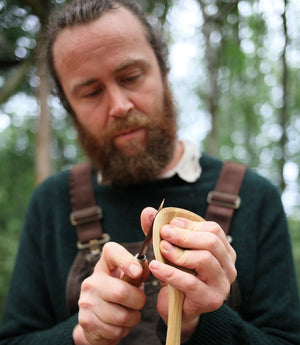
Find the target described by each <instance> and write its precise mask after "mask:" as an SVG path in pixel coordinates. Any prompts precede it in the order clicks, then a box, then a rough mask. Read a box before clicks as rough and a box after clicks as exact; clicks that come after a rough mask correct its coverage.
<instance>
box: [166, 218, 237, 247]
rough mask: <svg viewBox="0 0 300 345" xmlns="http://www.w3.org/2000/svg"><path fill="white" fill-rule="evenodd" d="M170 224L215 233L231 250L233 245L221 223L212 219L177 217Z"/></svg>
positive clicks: (194, 230)
mask: <svg viewBox="0 0 300 345" xmlns="http://www.w3.org/2000/svg"><path fill="white" fill-rule="evenodd" d="M170 224H172V225H175V226H177V227H179V228H182V229H187V230H190V231H193V232H210V233H213V234H215V235H216V236H218V237H219V238H220V239H221V240H222V242H223V243H224V245H225V247H226V248H227V249H228V250H231V246H230V244H229V242H228V240H227V237H226V235H225V232H224V231H223V229H222V228H221V227H220V225H219V224H217V223H216V222H211V221H204V222H194V221H191V220H188V219H186V218H180V217H177V218H174V219H172V220H171V222H170Z"/></svg>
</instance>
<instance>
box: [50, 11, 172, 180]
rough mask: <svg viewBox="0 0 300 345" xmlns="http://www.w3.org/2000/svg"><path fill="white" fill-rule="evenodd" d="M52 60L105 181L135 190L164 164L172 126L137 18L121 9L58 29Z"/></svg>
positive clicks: (169, 105) (161, 82)
mask: <svg viewBox="0 0 300 345" xmlns="http://www.w3.org/2000/svg"><path fill="white" fill-rule="evenodd" d="M53 49H54V50H53V55H54V60H55V67H56V71H57V75H58V77H59V79H60V82H61V85H62V87H63V90H64V92H65V95H66V97H67V99H68V101H69V103H70V106H71V107H72V109H73V111H74V114H75V124H76V126H77V129H78V132H79V138H80V141H81V143H82V145H83V147H84V148H85V149H86V151H87V153H88V154H89V156H90V157H91V159H92V160H93V161H94V162H95V163H96V165H97V166H98V168H100V169H101V172H102V175H103V178H104V180H107V181H112V182H114V183H118V184H128V183H139V182H143V181H147V180H151V179H153V178H155V177H156V176H158V175H159V173H160V172H161V171H162V170H163V168H164V167H165V166H166V164H167V163H168V162H169V161H170V160H171V158H172V154H173V149H174V141H175V137H176V120H175V112H174V109H173V102H172V97H171V95H170V91H169V89H168V86H167V82H166V81H164V79H163V78H162V76H161V73H160V69H159V66H158V63H157V59H156V57H155V55H154V52H153V50H152V48H151V46H150V45H149V43H148V41H147V39H146V36H145V33H144V29H143V27H142V25H141V24H140V22H139V21H138V20H137V19H136V17H135V16H134V15H133V14H131V13H130V12H129V11H127V10H126V9H124V8H119V9H116V10H112V11H109V12H107V13H105V14H103V15H102V16H101V17H100V18H99V19H97V20H95V21H94V22H92V23H90V24H85V25H81V26H75V27H73V28H67V29H64V30H63V31H62V32H61V33H60V34H59V35H58V37H57V39H56V41H55V44H54V48H53Z"/></svg>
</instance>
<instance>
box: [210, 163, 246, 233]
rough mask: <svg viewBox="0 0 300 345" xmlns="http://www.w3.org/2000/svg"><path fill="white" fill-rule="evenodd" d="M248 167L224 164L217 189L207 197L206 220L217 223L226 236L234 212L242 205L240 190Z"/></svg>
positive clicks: (237, 164)
mask: <svg viewBox="0 0 300 345" xmlns="http://www.w3.org/2000/svg"><path fill="white" fill-rule="evenodd" d="M246 170H247V166H246V165H243V164H239V163H235V162H224V164H223V166H222V169H221V172H220V175H219V178H218V181H217V184H216V186H215V189H214V190H213V191H211V192H209V194H208V196H207V202H208V207H207V210H206V215H205V219H206V220H213V221H215V222H217V223H218V224H219V225H220V226H221V227H222V229H223V230H224V232H225V233H226V235H227V234H228V232H229V228H230V224H231V219H232V216H233V213H234V210H236V209H238V208H239V207H240V204H241V198H240V196H239V190H240V187H241V185H242V181H243V178H244V174H245V172H246Z"/></svg>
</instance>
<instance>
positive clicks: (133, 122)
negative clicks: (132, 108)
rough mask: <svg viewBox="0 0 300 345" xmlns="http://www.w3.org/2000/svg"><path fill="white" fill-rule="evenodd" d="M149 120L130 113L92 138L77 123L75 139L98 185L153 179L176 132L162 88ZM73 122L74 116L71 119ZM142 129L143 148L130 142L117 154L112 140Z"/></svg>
mask: <svg viewBox="0 0 300 345" xmlns="http://www.w3.org/2000/svg"><path fill="white" fill-rule="evenodd" d="M154 115H155V116H151V117H149V116H148V115H146V114H143V113H141V112H134V113H131V114H129V115H128V116H124V117H123V118H117V119H116V120H115V121H114V122H113V123H112V124H111V125H109V126H108V127H107V128H106V129H105V130H104V131H103V132H102V133H101V136H100V135H99V137H96V136H95V135H92V134H91V133H90V132H88V131H87V130H86V129H85V128H83V127H82V126H81V125H80V124H79V123H78V121H76V120H75V125H76V127H77V130H78V138H79V141H80V143H81V145H82V147H83V149H84V150H85V151H86V153H87V154H88V156H89V157H90V159H91V160H92V162H93V163H94V164H95V165H96V167H97V168H98V169H99V170H100V171H101V174H102V183H112V184H115V185H122V186H125V185H132V184H141V183H144V182H149V181H152V180H155V179H156V178H157V177H158V176H159V175H160V174H161V172H162V170H163V169H164V168H165V166H166V165H167V164H168V163H169V162H170V160H171V159H172V157H173V153H174V147H175V139H176V132H177V124H176V112H175V108H174V104H173V99H172V95H171V92H170V90H169V88H168V87H167V86H166V87H165V92H164V97H163V105H162V106H160V107H158V108H157V109H156V111H155V114H154ZM75 119H76V117H75ZM134 128H143V129H145V130H146V133H147V138H146V139H147V144H146V146H145V147H144V146H141V145H138V144H137V143H136V142H135V141H134V140H132V141H129V142H128V143H127V146H128V147H127V151H128V148H129V151H130V154H125V153H124V152H121V151H120V150H119V149H118V148H117V147H116V146H115V145H114V142H113V139H114V138H115V137H116V135H118V134H119V133H121V132H122V131H124V130H128V129H129V130H130V129H134Z"/></svg>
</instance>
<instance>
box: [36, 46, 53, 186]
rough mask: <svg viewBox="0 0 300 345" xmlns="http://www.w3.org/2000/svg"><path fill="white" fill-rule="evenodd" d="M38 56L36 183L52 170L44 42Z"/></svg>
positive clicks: (48, 89)
mask: <svg viewBox="0 0 300 345" xmlns="http://www.w3.org/2000/svg"><path fill="white" fill-rule="evenodd" d="M37 51H38V56H37V63H36V66H37V71H38V76H39V77H40V85H39V87H38V89H37V100H38V102H39V105H40V117H39V124H38V131H37V142H36V160H35V165H36V166H35V171H36V183H37V184H38V183H40V182H42V181H43V180H44V179H45V178H47V177H48V176H49V175H50V174H51V172H52V169H51V160H50V150H51V125H50V113H49V109H48V104H47V100H48V95H49V93H50V83H49V78H48V72H47V64H46V59H45V56H44V54H43V52H44V51H45V49H43V44H42V43H41V42H40V44H39V47H38V50H37Z"/></svg>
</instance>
